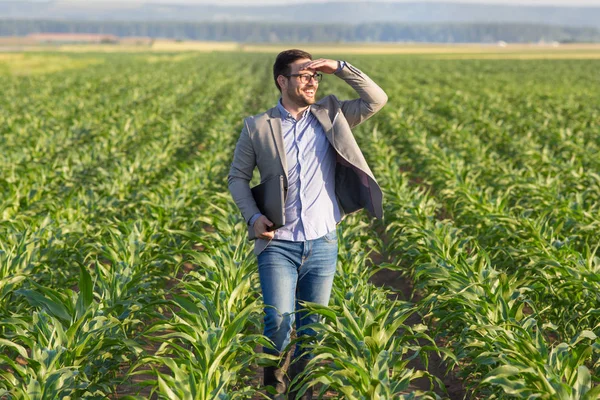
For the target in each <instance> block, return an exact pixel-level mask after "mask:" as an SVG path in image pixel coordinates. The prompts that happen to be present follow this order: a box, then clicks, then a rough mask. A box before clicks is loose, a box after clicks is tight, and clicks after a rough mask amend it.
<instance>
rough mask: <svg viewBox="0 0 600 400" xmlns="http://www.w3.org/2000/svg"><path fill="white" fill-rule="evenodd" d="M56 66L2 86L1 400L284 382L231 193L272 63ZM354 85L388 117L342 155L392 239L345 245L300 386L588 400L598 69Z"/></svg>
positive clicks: (103, 60) (599, 319) (352, 230)
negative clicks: (381, 100) (247, 125)
mask: <svg viewBox="0 0 600 400" xmlns="http://www.w3.org/2000/svg"><path fill="white" fill-rule="evenodd" d="M319 56H320V55H319ZM32 57H33V58H32V59H34V60H35V62H36V65H37V67H36V68H38V69H39V68H40V66H39V58H40V57H44V56H43V55H36V56H32ZM242 57H243V58H242ZM70 58H72V60H70V61H69V62H68V63H65V65H67V64H68V65H70V66H71V67H72V68H71V69H69V70H66V69H65V70H63V71H58V72H56V69H57V68H52V62H51V61H52V60H54V58H50V57H49V58H48V60H49V63H48V64H49V66H48V72H47V73H43V71H42V72H40V71H38V70H36V71H37V72H36V74H29V75H24V76H17V77H15V76H11V75H8V73H6V72H5V73H4V75H0V85H1V86H2V88H3V91H2V94H1V95H0V147H1V148H2V150H3V151H2V152H0V194H1V196H2V201H1V202H0V215H1V216H2V218H1V221H0V398H7V399H12V398H15V399H60V398H63V399H66V398H71V399H76V398H106V397H109V398H129V399H131V398H165V399H216V398H220V399H229V398H231V399H233V398H242V399H243V398H246V399H250V398H255V399H258V398H262V397H261V396H262V395H261V394H260V389H261V388H260V380H259V376H260V367H261V366H264V365H268V364H269V363H273V362H275V361H274V360H272V359H270V358H269V357H268V356H265V355H263V354H261V353H260V351H259V350H260V347H261V346H263V345H265V346H268V343H267V341H266V340H265V338H264V337H263V336H262V335H261V334H260V333H261V332H262V326H261V325H262V302H261V298H260V292H259V282H258V274H257V270H256V260H255V257H254V256H253V254H252V249H251V243H248V242H247V241H246V238H245V229H244V222H243V221H242V219H241V216H240V215H239V212H238V211H237V209H236V207H235V205H234V203H233V201H232V199H231V198H230V196H229V194H228V192H227V188H226V175H227V172H228V170H229V163H230V162H231V158H232V154H233V147H234V145H235V141H236V140H237V136H238V134H239V131H240V128H241V121H242V118H243V117H244V116H246V115H250V114H255V113H258V112H260V111H263V110H265V109H267V108H269V107H271V106H272V105H273V104H274V102H275V101H276V98H277V93H276V91H275V88H274V85H273V84H272V78H271V76H270V75H269V71H270V65H271V63H272V56H270V55H243V56H240V55H237V54H220V55H215V54H212V55H211V54H207V55H193V54H182V55H162V56H160V55H159V56H157V55H144V54H136V55H93V56H92V55H75V56H70ZM88 58H89V60H93V61H94V62H93V63H88V62H86V60H87V59H88ZM63 61H64V60H63ZM349 61H352V62H353V63H354V64H356V65H357V66H359V67H360V68H361V69H363V70H364V71H365V72H367V73H368V74H369V75H370V76H372V77H373V78H374V79H375V81H377V82H378V83H379V84H380V85H381V86H382V87H383V88H384V89H385V90H386V92H387V93H388V95H389V98H390V101H389V103H388V105H387V106H386V107H385V108H384V110H382V111H381V112H380V113H379V114H378V115H377V116H376V117H374V118H373V119H372V120H370V121H368V122H367V123H365V124H363V125H361V126H360V127H359V128H358V129H356V131H355V133H356V136H357V139H358V141H359V144H360V145H361V147H362V148H363V151H364V153H365V155H366V157H367V159H368V160H369V163H370V165H371V166H372V169H373V171H374V173H375V176H376V177H377V178H378V180H379V181H380V184H381V185H382V188H383V190H384V193H385V198H384V208H385V219H384V220H383V221H372V220H369V219H368V218H367V217H366V215H364V214H362V213H361V214H357V215H352V216H350V217H348V218H346V219H345V220H344V222H343V223H342V224H341V225H340V227H339V229H338V230H339V232H338V236H339V239H340V252H339V258H338V274H337V277H336V279H335V281H334V290H333V294H332V299H331V302H330V306H329V307H317V306H312V305H309V306H308V307H309V308H310V309H311V311H312V312H315V313H319V314H320V315H321V316H322V323H321V324H319V325H318V326H315V331H316V332H317V338H318V340H317V342H316V344H313V345H312V346H313V352H314V353H315V354H316V357H315V359H314V360H313V362H312V365H311V367H312V368H311V369H312V373H311V374H310V375H308V376H300V377H299V379H298V381H297V382H296V384H297V385H298V386H299V387H301V388H304V389H305V388H307V387H308V386H309V385H316V388H317V392H318V393H320V394H321V395H323V396H326V397H329V398H331V397H334V398H346V399H413V398H419V399H428V398H430V399H437V398H448V397H452V396H454V397H456V395H453V394H452V393H449V392H448V391H447V390H446V388H445V387H444V383H443V380H444V377H443V376H442V375H441V374H439V373H434V372H429V371H433V370H434V369H430V368H428V367H429V366H430V365H429V364H430V362H432V361H430V360H439V359H440V358H441V359H443V365H442V366H441V368H442V369H446V370H447V371H451V372H452V374H453V375H455V376H456V377H458V380H459V382H460V385H461V386H462V391H461V392H462V393H466V395H467V396H468V397H469V398H492V399H512V398H528V399H529V398H531V399H534V398H539V399H596V398H600V339H599V338H598V335H600V254H599V251H598V246H599V243H600V217H599V215H600V212H599V211H600V210H599V208H600V205H599V200H600V175H598V171H599V168H598V167H599V165H600V161H598V160H599V158H598V149H599V146H600V139H599V135H598V133H600V132H599V131H598V127H599V126H600V110H599V109H598V107H597V104H598V100H600V92H599V91H598V89H597V88H598V87H600V85H599V84H600V82H599V81H598V79H599V78H598V75H597V74H595V73H594V71H596V70H597V69H598V67H600V65H599V63H598V62H596V61H528V62H524V61H521V62H515V61H477V60H471V61H451V60H447V61H439V60H438V61H434V60H428V59H426V58H406V57H392V56H386V57H364V56H363V57H358V56H353V57H352V59H349ZM26 62H27V57H21V58H19V63H20V64H19V65H23V63H26ZM76 65H82V66H84V65H85V66H86V67H85V68H84V67H80V68H79V69H76V68H75V67H73V66H76ZM73 68H75V69H73ZM4 70H5V71H10V70H11V69H10V68H9V67H6V68H5V69H4ZM320 90H321V92H322V93H328V92H335V93H338V94H339V95H340V97H342V98H344V97H345V98H350V97H354V94H353V93H352V91H351V89H349V88H348V87H347V86H346V85H345V84H344V83H343V82H341V81H339V80H337V79H336V78H334V77H326V79H324V82H323V83H322V84H321V88H320ZM256 179H257V177H255V181H256ZM381 268H388V269H394V270H398V271H401V272H402V273H403V275H404V276H405V279H407V280H409V281H410V282H412V283H413V284H414V286H415V289H416V293H415V297H413V298H405V299H400V298H401V297H402V296H397V295H393V293H391V291H390V290H391V289H386V288H382V287H378V286H375V285H373V284H372V283H370V281H369V279H370V277H371V276H372V275H373V274H374V273H375V272H376V271H377V270H378V269H381ZM414 321H418V322H414ZM415 360H419V362H415ZM436 362H437V361H436ZM436 370H439V368H437V369H436Z"/></svg>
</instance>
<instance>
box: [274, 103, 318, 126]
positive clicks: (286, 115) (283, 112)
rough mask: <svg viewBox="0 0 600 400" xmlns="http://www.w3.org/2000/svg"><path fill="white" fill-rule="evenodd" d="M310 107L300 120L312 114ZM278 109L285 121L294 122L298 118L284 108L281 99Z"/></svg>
mask: <svg viewBox="0 0 600 400" xmlns="http://www.w3.org/2000/svg"><path fill="white" fill-rule="evenodd" d="M310 107H311V106H308V108H307V109H306V110H304V113H302V116H301V117H300V119H302V118H304V117H305V116H306V115H308V113H309V112H310ZM277 108H278V109H279V112H280V113H281V116H282V117H283V119H288V118H289V119H293V120H294V121H296V118H294V116H293V115H292V114H291V113H290V112H289V111H288V110H286V109H285V107H284V106H283V103H282V102H281V97H280V98H279V101H278V102H277Z"/></svg>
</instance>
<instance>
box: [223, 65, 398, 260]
mask: <svg viewBox="0 0 600 400" xmlns="http://www.w3.org/2000/svg"><path fill="white" fill-rule="evenodd" d="M335 75H337V76H338V77H340V78H342V79H343V80H344V81H345V82H346V83H348V84H349V85H350V86H352V88H353V89H354V90H355V91H356V93H358V95H359V98H358V99H354V100H344V101H341V100H338V99H337V98H336V97H335V96H333V95H329V96H326V97H324V98H323V99H321V100H319V101H318V102H316V103H314V104H313V105H312V106H311V108H310V110H311V112H312V113H313V114H314V115H315V117H316V118H317V120H318V121H319V122H320V123H321V125H322V126H323V130H324V131H325V135H326V136H327V139H328V140H329V143H331V145H332V146H333V148H334V149H335V151H336V152H337V166H336V170H335V193H336V197H337V201H338V204H339V206H340V212H341V213H342V216H344V215H346V214H350V213H353V212H355V211H358V210H360V209H363V208H365V209H366V210H367V211H368V212H369V214H370V215H371V216H373V217H376V218H381V217H382V216H383V207H382V193H381V188H380V187H379V185H378V184H377V181H376V180H375V177H374V176H373V173H372V172H371V169H370V168H369V166H368V165H367V162H366V161H365V158H364V156H363V154H362V152H361V151H360V148H359V147H358V144H357V143H356V140H355V139H354V135H352V131H351V128H353V127H355V126H356V125H358V124H360V123H361V122H363V121H365V120H366V119H367V118H369V117H370V116H372V115H373V114H375V113H376V112H377V111H379V110H380V109H381V108H382V107H383V106H384V105H385V103H386V102H387V95H386V94H385V92H384V91H383V90H382V89H381V88H380V87H379V86H377V84H376V83H375V82H373V81H372V80H371V79H370V78H369V77H368V76H367V75H365V74H364V73H363V72H361V71H360V70H358V69H357V68H356V67H354V66H352V65H350V64H348V63H346V66H345V67H344V68H343V69H342V70H341V71H340V72H337V73H336V74H335ZM255 167H258V171H259V172H260V179H261V182H264V181H265V180H267V179H269V178H271V177H273V176H275V175H283V176H284V184H285V186H286V187H287V170H288V169H287V162H286V158H285V148H284V145H283V134H282V132H281V115H280V113H279V110H278V109H277V107H273V108H271V109H270V110H268V111H266V112H264V113H262V114H258V115H255V116H252V117H248V118H246V119H244V126H243V128H242V132H241V134H240V138H239V140H238V142H237V144H236V147H235V152H234V155H233V162H232V163H231V169H230V171H229V176H228V184H229V191H230V192H231V196H232V197H233V200H234V201H235V204H236V205H237V206H238V208H239V209H240V211H241V212H242V215H243V216H244V219H245V220H246V223H247V222H248V221H249V220H250V218H252V216H253V215H254V214H256V213H258V212H260V211H259V210H258V207H257V206H256V202H255V201H254V198H253V197H252V193H251V191H250V185H249V182H250V180H251V179H252V172H253V171H254V168H255ZM248 238H249V239H250V240H252V239H256V237H255V235H254V228H253V227H252V226H248ZM269 242H270V241H269V240H264V239H256V240H255V244H254V253H255V254H256V255H258V254H260V253H261V252H262V251H263V250H264V249H265V248H266V247H267V245H268V244H269Z"/></svg>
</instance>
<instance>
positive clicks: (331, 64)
mask: <svg viewBox="0 0 600 400" xmlns="http://www.w3.org/2000/svg"><path fill="white" fill-rule="evenodd" d="M303 67H304V68H306V69H308V70H313V71H319V72H323V73H325V74H335V75H336V76H337V77H339V78H342V79H343V80H344V81H345V82H346V83H347V84H349V85H350V86H352V88H353V89H354V90H355V91H356V93H358V97H359V98H358V99H353V100H345V101H341V102H340V105H341V107H342V112H343V113H344V116H345V117H346V120H347V121H348V124H349V125H350V127H351V128H352V127H354V126H356V125H358V124H360V123H361V122H363V121H365V120H366V119H367V118H369V117H370V116H372V115H373V114H375V113H376V112H377V111H379V110H381V108H383V106H384V105H385V104H386V103H387V100H388V97H387V94H385V92H384V91H383V89H381V88H380V87H379V86H378V85H377V84H376V83H375V82H373V81H372V80H371V78H369V77H368V76H367V75H366V74H365V73H363V72H362V71H360V70H359V69H358V68H356V67H355V66H353V65H351V64H349V63H347V62H345V61H335V60H328V59H323V58H319V59H317V60H313V61H311V62H309V63H307V64H305V65H304V66H303Z"/></svg>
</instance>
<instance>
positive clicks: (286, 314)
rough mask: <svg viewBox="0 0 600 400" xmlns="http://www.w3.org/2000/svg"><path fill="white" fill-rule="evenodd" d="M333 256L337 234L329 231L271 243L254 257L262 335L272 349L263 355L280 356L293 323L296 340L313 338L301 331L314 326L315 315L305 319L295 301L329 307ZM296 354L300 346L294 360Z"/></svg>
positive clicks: (309, 332) (297, 349) (334, 258)
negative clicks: (310, 237)
mask: <svg viewBox="0 0 600 400" xmlns="http://www.w3.org/2000/svg"><path fill="white" fill-rule="evenodd" d="M337 253H338V243H337V233H336V231H335V230H333V231H331V232H329V233H328V234H326V235H325V236H323V237H320V238H318V239H315V240H307V241H305V242H291V241H287V240H272V241H271V242H270V243H269V245H268V246H267V248H266V249H264V250H263V251H262V252H261V253H260V254H259V255H258V274H259V276H260V286H261V288H262V294H263V301H264V303H265V329H264V335H265V336H266V337H267V338H269V339H270V340H271V341H272V342H273V343H274V344H275V349H276V351H275V352H273V351H272V350H270V349H265V352H267V353H271V354H275V355H281V353H282V352H283V351H284V350H285V348H286V347H287V346H288V344H289V343H290V334H291V332H292V326H293V325H294V321H295V322H296V333H297V335H298V336H301V335H310V336H312V335H314V331H312V330H311V329H304V330H303V329H302V327H303V326H305V325H307V324H311V323H313V322H317V321H318V319H319V318H318V315H314V314H313V315H308V316H307V315H306V313H305V312H303V311H299V310H301V306H300V304H299V303H298V301H309V302H313V303H318V304H322V305H327V304H328V303H329V297H330V295H331V286H332V284H333V276H334V275H335V267H336V263H337ZM295 312H296V313H295ZM300 354H301V349H300V346H296V350H295V352H294V358H298V357H299V355H300ZM306 358H310V356H306Z"/></svg>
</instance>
